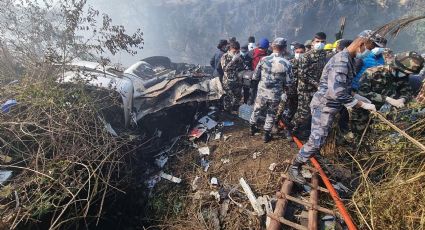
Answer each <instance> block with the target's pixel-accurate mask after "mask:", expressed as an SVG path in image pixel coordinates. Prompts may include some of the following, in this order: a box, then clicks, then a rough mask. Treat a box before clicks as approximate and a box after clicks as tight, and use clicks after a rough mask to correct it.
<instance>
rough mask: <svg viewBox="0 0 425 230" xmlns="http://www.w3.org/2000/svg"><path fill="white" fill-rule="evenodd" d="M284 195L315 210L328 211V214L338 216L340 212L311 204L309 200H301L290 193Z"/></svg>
mask: <svg viewBox="0 0 425 230" xmlns="http://www.w3.org/2000/svg"><path fill="white" fill-rule="evenodd" d="M282 196H283V198H286V199H287V200H289V201H292V202H295V203H298V204H301V205H304V206H306V207H307V208H311V209H315V210H317V211H319V212H323V213H326V214H329V215H332V216H336V215H337V214H338V213H337V212H334V211H332V210H330V209H327V208H324V207H321V206H319V205H313V204H310V203H309V202H305V201H303V200H300V199H298V198H295V197H293V196H291V195H288V194H282Z"/></svg>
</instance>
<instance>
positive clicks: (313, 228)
mask: <svg viewBox="0 0 425 230" xmlns="http://www.w3.org/2000/svg"><path fill="white" fill-rule="evenodd" d="M311 184H312V187H311V191H310V203H311V204H312V205H313V207H317V206H318V204H317V203H318V202H317V200H318V199H319V193H318V190H317V187H318V186H319V178H318V177H317V173H312V177H311ZM308 230H317V210H316V209H314V208H310V209H309V210H308Z"/></svg>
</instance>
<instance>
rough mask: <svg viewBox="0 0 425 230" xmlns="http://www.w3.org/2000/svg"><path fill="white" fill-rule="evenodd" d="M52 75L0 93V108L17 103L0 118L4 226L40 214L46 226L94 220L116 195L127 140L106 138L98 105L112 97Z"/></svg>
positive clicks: (44, 71) (40, 73) (41, 73)
mask: <svg viewBox="0 0 425 230" xmlns="http://www.w3.org/2000/svg"><path fill="white" fill-rule="evenodd" d="M53 76H55V72H54V71H52V70H50V69H49V68H40V69H38V70H37V71H34V74H33V75H31V76H27V77H26V78H24V79H23V80H22V81H21V82H20V83H19V84H15V85H9V86H5V87H2V88H1V90H0V98H1V102H2V103H3V102H4V101H6V100H7V99H10V98H14V99H16V100H17V101H18V103H19V104H18V105H17V106H15V107H13V108H12V110H11V111H10V112H9V113H0V154H3V155H6V156H9V157H11V158H12V161H11V162H8V163H6V162H0V164H1V165H0V168H1V169H3V170H12V171H13V177H12V180H11V182H10V183H7V184H6V185H5V186H1V188H0V204H1V206H0V213H1V222H2V225H3V226H7V228H10V229H13V228H16V227H18V226H22V225H25V226H27V227H28V226H29V227H30V226H31V225H32V224H34V223H39V222H41V220H43V219H44V220H45V219H46V217H47V219H49V220H51V221H50V223H47V225H48V226H50V228H51V229H64V228H67V227H69V226H73V228H75V227H76V226H78V223H83V224H84V223H86V224H87V223H88V222H90V221H92V220H96V219H97V220H98V218H99V217H100V216H101V215H102V209H103V203H104V201H105V198H106V197H108V196H110V195H112V194H114V193H115V192H119V191H122V190H120V188H121V186H122V185H123V184H125V183H124V182H125V180H126V177H125V176H126V175H127V172H128V170H129V169H128V168H125V167H123V160H124V158H125V157H126V153H128V151H129V147H128V146H129V145H128V144H129V142H128V141H127V140H124V139H119V138H113V137H112V136H111V135H110V134H109V133H107V132H106V130H105V128H104V124H103V122H102V120H101V119H100V116H101V114H100V113H99V111H100V110H101V109H107V108H105V107H103V108H100V107H101V106H102V105H105V103H102V102H105V101H108V102H111V101H114V100H115V99H114V98H112V97H111V96H110V95H109V94H99V95H101V96H99V97H95V96H94V95H92V94H90V93H89V92H88V91H86V90H84V89H83V88H82V87H80V86H66V87H65V86H61V85H58V84H56V83H55V77H53ZM109 106H112V105H111V104H109ZM45 224H46V223H45ZM30 228H31V227H30Z"/></svg>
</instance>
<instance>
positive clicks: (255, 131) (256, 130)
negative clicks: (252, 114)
mask: <svg viewBox="0 0 425 230" xmlns="http://www.w3.org/2000/svg"><path fill="white" fill-rule="evenodd" d="M258 131H260V130H259V129H258V128H257V126H256V125H251V136H254V135H255V134H256V133H258Z"/></svg>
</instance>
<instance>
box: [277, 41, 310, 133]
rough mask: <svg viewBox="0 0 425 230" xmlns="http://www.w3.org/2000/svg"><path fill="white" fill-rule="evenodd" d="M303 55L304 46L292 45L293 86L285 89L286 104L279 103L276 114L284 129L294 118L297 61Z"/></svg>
mask: <svg viewBox="0 0 425 230" xmlns="http://www.w3.org/2000/svg"><path fill="white" fill-rule="evenodd" d="M304 53H305V46H304V45H303V44H300V43H297V44H294V58H293V59H291V60H290V63H291V65H292V73H293V84H291V88H288V89H286V92H288V95H287V96H288V99H287V101H286V102H285V101H283V100H281V101H280V103H279V109H278V112H277V117H278V120H282V121H283V123H284V124H285V126H286V127H289V126H290V123H291V120H292V118H293V117H294V114H295V112H296V110H297V106H298V103H297V101H298V98H297V85H298V84H297V79H298V75H299V73H300V69H299V61H300V60H301V59H302V57H303V56H304ZM286 136H287V137H290V134H289V133H286Z"/></svg>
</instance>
